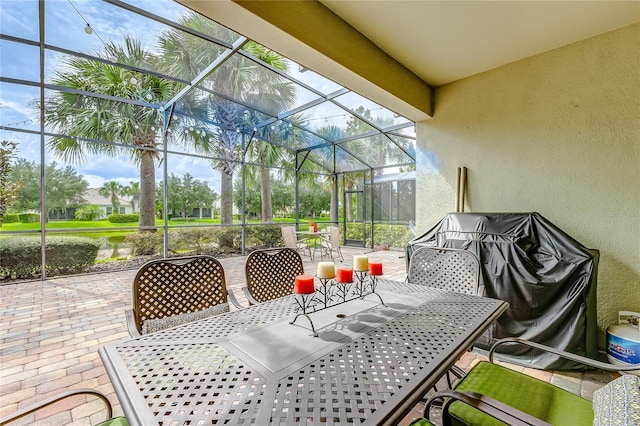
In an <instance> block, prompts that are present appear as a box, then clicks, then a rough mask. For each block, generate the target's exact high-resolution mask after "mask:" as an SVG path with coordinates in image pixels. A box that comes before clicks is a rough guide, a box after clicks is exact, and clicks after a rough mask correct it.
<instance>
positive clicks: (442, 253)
mask: <svg viewBox="0 0 640 426" xmlns="http://www.w3.org/2000/svg"><path fill="white" fill-rule="evenodd" d="M407 278H408V281H409V282H410V283H414V284H421V285H426V286H429V287H435V288H440V289H443V290H451V291H456V292H458V293H466V294H478V290H479V279H480V262H479V261H478V258H477V257H476V256H475V255H474V254H473V253H471V252H470V251H467V250H456V249H446V248H441V247H420V248H418V249H417V250H416V251H414V252H413V254H412V255H411V260H410V261H409V272H408V274H407Z"/></svg>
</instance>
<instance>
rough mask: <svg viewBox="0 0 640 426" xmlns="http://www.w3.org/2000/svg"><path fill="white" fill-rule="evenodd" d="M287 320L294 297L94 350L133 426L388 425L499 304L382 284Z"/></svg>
mask: <svg viewBox="0 0 640 426" xmlns="http://www.w3.org/2000/svg"><path fill="white" fill-rule="evenodd" d="M377 295H379V296H380V298H381V299H382V300H383V301H384V304H382V303H381V300H380V299H379V298H378V297H375V296H376V294H373V296H374V297H371V295H369V296H366V297H364V298H362V299H360V298H356V299H354V300H351V301H348V302H345V303H341V304H338V305H336V306H332V307H329V308H327V309H323V310H321V311H317V312H314V313H311V314H310V315H311V316H312V317H313V322H314V324H315V328H316V331H317V333H318V337H313V335H312V332H311V329H310V326H309V323H308V322H305V321H298V322H297V323H295V324H290V322H291V320H292V319H293V317H294V316H295V303H294V296H287V297H284V298H280V299H275V300H272V301H269V302H265V303H263V304H260V305H254V306H251V307H249V308H246V309H241V310H238V311H234V312H229V313H226V314H222V315H217V316H214V317H210V318H207V319H203V320H200V321H196V322H193V323H189V324H185V325H182V326H179V327H174V328H170V329H166V330H163V331H160V332H156V333H152V334H147V335H143V336H141V337H138V338H134V339H127V340H124V341H121V342H117V343H112V344H109V345H106V346H104V347H102V348H100V350H99V353H100V357H101V358H102V361H103V362H104V365H105V368H106V370H107V373H108V375H109V378H110V379H111V382H112V384H113V386H114V388H115V392H116V394H117V396H118V399H119V400H120V403H121V405H122V408H123V411H124V414H125V415H126V417H127V419H128V420H129V422H130V423H131V424H132V425H153V424H161V425H179V424H212V423H220V424H256V425H267V424H277V425H281V424H341V423H359V424H371V425H378V424H397V423H398V422H399V421H400V420H401V419H402V418H403V417H404V416H405V415H406V414H407V413H408V412H409V411H410V410H411V408H412V407H413V406H414V405H415V404H416V403H417V402H419V401H420V399H421V398H422V396H423V395H424V394H425V393H426V392H427V391H428V389H429V388H430V387H431V386H433V385H434V384H435V382H436V381H437V380H438V379H439V378H440V377H441V375H442V374H444V373H445V372H446V371H447V370H448V369H449V368H450V367H451V366H452V365H453V364H454V363H455V361H456V360H457V359H458V358H459V357H460V356H461V355H462V354H463V353H464V351H465V350H466V349H467V348H468V347H470V346H471V345H472V344H473V342H474V341H475V340H476V338H477V337H478V336H480V335H481V334H482V333H483V331H484V330H485V329H486V328H487V327H488V326H489V325H490V324H491V323H492V322H493V321H495V320H496V319H497V318H498V317H499V316H500V315H501V314H502V313H503V312H504V311H505V310H506V309H507V303H505V302H503V301H500V300H495V299H489V298H481V297H477V296H470V295H465V294H459V293H452V292H446V291H442V290H437V289H433V288H429V287H424V286H419V285H414V284H410V283H406V282H399V281H390V280H385V279H381V280H379V281H378V287H377Z"/></svg>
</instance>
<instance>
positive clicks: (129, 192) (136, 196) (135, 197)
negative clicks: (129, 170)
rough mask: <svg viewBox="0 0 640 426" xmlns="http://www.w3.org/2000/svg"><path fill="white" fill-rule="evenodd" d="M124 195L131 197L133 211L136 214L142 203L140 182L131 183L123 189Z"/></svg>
mask: <svg viewBox="0 0 640 426" xmlns="http://www.w3.org/2000/svg"><path fill="white" fill-rule="evenodd" d="M122 195H126V196H127V197H131V211H133V212H134V213H135V212H136V208H137V207H138V204H139V203H140V182H135V181H131V182H129V185H127V186H125V187H124V188H123V189H122Z"/></svg>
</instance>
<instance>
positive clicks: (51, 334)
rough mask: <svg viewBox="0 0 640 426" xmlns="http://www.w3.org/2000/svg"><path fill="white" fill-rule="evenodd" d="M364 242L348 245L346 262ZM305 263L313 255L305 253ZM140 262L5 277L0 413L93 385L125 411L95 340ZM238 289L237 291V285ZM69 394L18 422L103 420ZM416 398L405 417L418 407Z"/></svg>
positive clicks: (579, 388)
mask: <svg viewBox="0 0 640 426" xmlns="http://www.w3.org/2000/svg"><path fill="white" fill-rule="evenodd" d="M365 252H367V250H365V249H357V248H351V247H345V248H344V249H343V253H344V256H345V259H344V261H343V262H337V263H338V264H339V263H344V264H345V265H351V263H352V259H353V256H354V255H356V254H363V253H365ZM368 255H369V258H370V259H371V260H375V261H382V262H383V263H384V272H385V277H386V278H390V279H399V280H403V279H404V278H405V259H404V256H403V253H402V252H398V251H388V250H385V251H375V252H371V253H368ZM220 260H221V263H222V264H223V266H224V268H225V272H226V275H227V285H228V286H229V287H232V288H233V287H240V286H242V285H243V284H244V257H235V258H226V259H225V258H223V259H220ZM304 260H305V270H306V271H315V264H316V263H317V261H318V260H319V259H316V262H312V261H310V259H309V258H308V257H304ZM135 272H136V271H135V270H127V271H118V272H110V273H100V274H89V275H77V276H71V277H63V278H52V279H49V280H46V281H31V282H21V283H7V284H3V285H0V314H1V323H0V417H1V416H4V415H6V414H9V413H12V412H14V411H16V410H17V409H19V408H23V407H25V406H28V405H30V404H32V403H34V402H37V401H40V400H42V399H44V398H47V397H49V396H52V395H55V394H57V393H59V392H61V391H63V390H66V389H73V388H79V387H88V388H95V389H98V390H100V391H102V392H103V393H105V394H107V395H108V397H109V399H110V400H111V402H112V403H113V405H114V410H115V414H116V415H119V414H122V410H121V408H120V405H119V403H118V400H117V397H116V395H115V393H114V391H113V388H112V387H111V383H110V382H109V378H108V377H107V374H106V372H105V369H104V367H103V365H102V362H101V360H100V358H99V356H98V348H99V347H100V346H102V345H104V344H106V343H109V342H113V341H116V340H120V339H125V338H127V337H128V336H129V334H128V332H127V328H126V324H125V317H124V311H125V309H127V308H129V307H130V306H131V301H130V300H131V281H132V279H133V277H134V275H135ZM236 293H238V294H240V293H239V292H236ZM480 357H482V355H479V354H474V353H467V355H466V356H464V357H463V358H462V359H461V360H460V361H459V365H460V366H461V367H463V368H468V367H469V366H470V365H471V364H472V362H473V361H474V360H476V359H478V358H480ZM512 367H513V368H518V369H521V370H524V372H525V373H527V374H531V375H532V376H536V377H539V378H541V379H543V380H547V381H550V382H551V383H554V384H556V385H558V386H560V387H563V388H566V389H569V390H571V391H573V392H575V393H578V394H581V395H583V396H585V397H587V398H590V397H591V395H592V394H593V391H594V390H596V389H598V388H599V387H601V386H603V385H604V384H605V383H607V382H609V381H610V380H612V379H613V378H614V376H616V374H613V375H612V374H610V373H603V372H597V371H596V372H588V373H577V372H576V373H574V372H562V373H559V372H558V373H557V372H547V371H538V370H532V369H523V368H521V367H517V366H512ZM85 401H86V399H85V398H84V397H77V398H73V399H71V400H67V401H66V402H64V403H60V404H58V405H56V406H53V407H51V408H48V409H45V410H42V411H39V412H38V413H37V414H35V415H30V416H28V417H26V418H24V419H23V420H24V421H22V420H21V421H20V422H17V423H16V424H29V425H62V424H73V425H77V426H80V425H82V426H84V425H91V424H95V423H98V422H100V421H101V420H104V418H105V412H104V410H102V406H101V403H100V402H99V401H97V400H91V401H90V402H89V403H86V402H85ZM421 411H422V407H421V406H417V407H416V408H415V409H414V411H413V412H412V413H411V414H409V415H408V416H407V418H406V420H405V421H404V422H403V424H406V423H408V422H409V421H410V420H411V419H413V418H415V417H418V416H420V415H421Z"/></svg>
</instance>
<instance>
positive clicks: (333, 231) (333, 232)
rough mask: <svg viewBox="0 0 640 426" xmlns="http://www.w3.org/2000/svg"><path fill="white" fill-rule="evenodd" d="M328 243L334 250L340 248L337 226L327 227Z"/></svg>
mask: <svg viewBox="0 0 640 426" xmlns="http://www.w3.org/2000/svg"><path fill="white" fill-rule="evenodd" d="M329 241H331V245H332V246H333V247H334V248H335V247H340V228H338V227H337V226H330V227H329Z"/></svg>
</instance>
